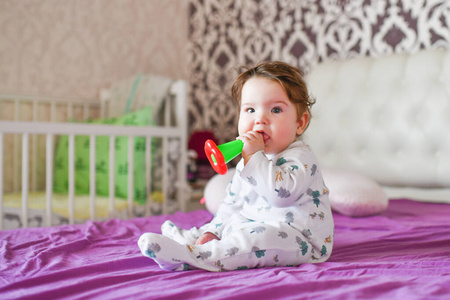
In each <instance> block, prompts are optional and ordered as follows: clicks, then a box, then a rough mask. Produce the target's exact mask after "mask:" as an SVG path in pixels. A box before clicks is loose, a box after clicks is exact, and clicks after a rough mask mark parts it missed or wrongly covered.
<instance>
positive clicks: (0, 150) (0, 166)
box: [0, 132, 4, 230]
mask: <svg viewBox="0 0 450 300" xmlns="http://www.w3.org/2000/svg"><path fill="white" fill-rule="evenodd" d="M3 137H4V135H3V133H2V132H0V230H3V167H4V166H3V142H4V138H3Z"/></svg>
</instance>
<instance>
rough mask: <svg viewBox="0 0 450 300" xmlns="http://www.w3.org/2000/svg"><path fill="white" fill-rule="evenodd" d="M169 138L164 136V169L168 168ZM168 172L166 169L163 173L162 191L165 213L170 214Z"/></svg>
mask: <svg viewBox="0 0 450 300" xmlns="http://www.w3.org/2000/svg"><path fill="white" fill-rule="evenodd" d="M167 148H168V138H167V137H164V138H163V151H162V169H163V170H167V165H168V163H167V158H168V155H167V153H168V150H167ZM167 184H168V183H167V172H166V171H164V172H163V174H162V193H163V199H164V201H163V214H168V213H169V207H168V204H169V201H168V194H167Z"/></svg>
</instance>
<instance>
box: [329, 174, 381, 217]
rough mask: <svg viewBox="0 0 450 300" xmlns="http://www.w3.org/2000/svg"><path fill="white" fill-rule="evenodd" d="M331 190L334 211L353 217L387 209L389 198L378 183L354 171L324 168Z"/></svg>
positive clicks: (331, 202) (373, 213)
mask: <svg viewBox="0 0 450 300" xmlns="http://www.w3.org/2000/svg"><path fill="white" fill-rule="evenodd" d="M322 176H323V180H324V182H325V185H326V186H327V187H328V189H329V190H330V204H331V208H332V209H333V211H336V212H338V213H341V214H343V215H347V216H351V217H364V216H370V215H375V214H378V213H381V212H383V211H385V210H386V208H387V206H388V202H389V199H388V198H387V196H386V194H385V193H384V191H383V189H382V188H381V186H380V185H378V183H376V182H375V181H374V180H372V179H370V178H369V177H367V176H365V175H362V174H360V173H357V172H354V171H347V170H339V169H322Z"/></svg>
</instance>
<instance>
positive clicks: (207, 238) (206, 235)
mask: <svg viewBox="0 0 450 300" xmlns="http://www.w3.org/2000/svg"><path fill="white" fill-rule="evenodd" d="M212 240H220V239H219V238H218V237H217V235H215V234H214V233H211V232H205V233H204V234H202V235H201V236H200V237H199V238H198V239H197V241H195V244H196V245H203V244H204V243H207V242H210V241H212Z"/></svg>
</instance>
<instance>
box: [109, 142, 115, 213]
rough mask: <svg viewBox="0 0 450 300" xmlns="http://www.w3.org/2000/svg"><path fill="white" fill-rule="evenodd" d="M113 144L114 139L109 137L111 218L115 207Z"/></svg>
mask: <svg viewBox="0 0 450 300" xmlns="http://www.w3.org/2000/svg"><path fill="white" fill-rule="evenodd" d="M115 142H116V137H115V136H114V135H111V136H110V137H109V213H110V215H111V216H114V211H115V209H116V208H115V206H114V197H115V195H116V193H115V188H116V185H115V182H116V179H115V176H114V168H115V165H116V164H115V152H116V149H115Z"/></svg>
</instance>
